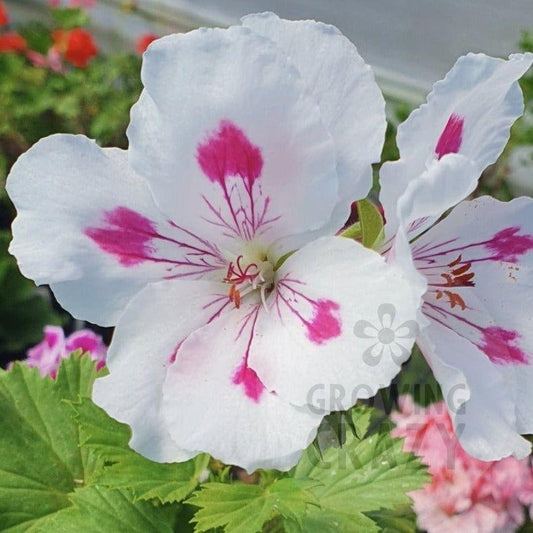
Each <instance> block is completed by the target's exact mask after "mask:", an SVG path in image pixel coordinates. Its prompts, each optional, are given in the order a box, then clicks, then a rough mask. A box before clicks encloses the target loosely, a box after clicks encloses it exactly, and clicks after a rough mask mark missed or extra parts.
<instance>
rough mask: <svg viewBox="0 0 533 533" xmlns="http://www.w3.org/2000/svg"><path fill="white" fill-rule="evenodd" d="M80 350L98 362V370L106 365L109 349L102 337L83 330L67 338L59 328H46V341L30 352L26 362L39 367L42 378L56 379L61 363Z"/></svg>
mask: <svg viewBox="0 0 533 533" xmlns="http://www.w3.org/2000/svg"><path fill="white" fill-rule="evenodd" d="M78 350H81V351H82V353H83V354H85V353H88V354H90V356H91V359H93V360H94V361H97V369H100V368H102V367H103V366H104V365H105V360H106V355H107V347H106V345H105V344H104V343H103V341H102V337H100V335H97V334H96V333H94V332H93V331H91V330H89V329H81V330H79V331H75V332H74V333H71V334H70V335H69V336H68V337H65V333H64V332H63V329H62V328H60V327H57V326H46V327H45V328H44V339H43V340H42V341H41V342H40V343H39V344H37V345H36V346H34V347H33V348H30V349H29V350H28V352H27V356H28V357H27V359H26V362H27V363H28V365H29V366H31V367H37V368H38V369H39V371H40V372H41V375H42V376H51V377H52V378H55V376H56V373H57V369H58V368H59V365H60V364H61V361H62V360H63V359H65V358H67V357H68V356H69V355H70V354H71V353H73V352H76V351H78Z"/></svg>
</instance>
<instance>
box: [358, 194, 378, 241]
mask: <svg viewBox="0 0 533 533" xmlns="http://www.w3.org/2000/svg"><path fill="white" fill-rule="evenodd" d="M357 213H358V215H359V223H360V224H361V233H362V243H363V246H366V247H367V248H373V247H374V246H375V244H376V242H377V241H378V240H379V239H380V238H381V237H382V232H383V217H382V216H381V213H380V212H379V211H378V209H377V207H376V206H375V205H374V204H373V203H372V202H370V201H368V200H358V201H357Z"/></svg>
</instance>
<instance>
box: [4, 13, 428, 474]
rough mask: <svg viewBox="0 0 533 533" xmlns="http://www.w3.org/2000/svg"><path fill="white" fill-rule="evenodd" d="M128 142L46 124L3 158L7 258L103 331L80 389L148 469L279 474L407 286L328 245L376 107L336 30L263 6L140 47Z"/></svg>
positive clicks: (361, 254) (360, 170)
mask: <svg viewBox="0 0 533 533" xmlns="http://www.w3.org/2000/svg"><path fill="white" fill-rule="evenodd" d="M142 79H143V83H144V87H145V89H144V91H143V93H142V95H141V97H140V100H139V102H138V103H137V104H136V105H135V106H134V108H133V110H132V120H131V124H130V126H129V129H128V137H129V141H130V147H129V150H128V152H123V151H120V150H113V149H103V150H102V149H100V148H99V147H98V146H96V145H95V144H94V143H92V142H91V141H89V140H87V139H85V138H84V137H74V136H66V135H60V136H52V137H49V138H47V139H45V140H43V141H41V142H39V143H38V144H37V145H36V146H34V147H33V148H32V149H31V150H29V152H28V153H27V154H25V155H24V156H23V157H22V158H21V159H20V160H19V161H18V162H17V164H16V165H15V166H14V167H13V170H12V172H11V176H10V177H9V183H8V190H9V194H10V196H11V198H12V199H13V201H14V203H15V205H16V207H17V209H18V217H17V219H16V221H15V223H14V227H13V231H14V241H13V244H12V246H11V251H12V252H13V253H14V254H15V255H16V256H17V258H18V261H19V264H20V267H21V270H22V271H23V272H24V274H26V275H27V276H28V277H31V278H32V279H34V280H36V281H37V283H50V285H51V287H52V289H53V291H54V293H55V295H56V296H57V298H58V300H59V301H60V302H61V303H62V304H63V306H64V307H65V308H67V309H68V310H70V311H71V312H72V313H73V314H74V315H75V316H77V317H79V318H83V319H87V320H91V321H92V322H96V323H99V324H103V325H115V324H116V325H117V328H116V331H115V335H114V339H113V343H112V345H111V347H110V351H109V356H108V367H109V369H110V375H109V376H107V377H105V378H103V379H99V380H97V382H96V384H95V390H94V400H95V401H96V402H97V403H98V404H99V405H101V406H103V407H104V408H105V409H106V410H107V411H108V412H109V413H110V414H111V415H113V416H114V417H116V418H117V419H118V420H121V421H123V422H126V423H128V424H130V426H131V427H132V430H133V438H132V442H131V445H132V447H133V448H134V449H136V450H138V451H139V452H140V453H142V454H144V455H146V456H147V457H149V458H151V459H154V460H157V461H175V460H182V459H185V458H187V457H190V456H192V455H195V454H196V453H198V452H200V451H202V452H209V453H211V454H212V455H214V456H215V457H217V458H218V459H221V460H223V461H225V462H227V463H233V464H237V465H240V466H242V467H244V468H246V469H248V470H253V469H255V468H258V467H274V468H280V469H287V468H290V467H291V466H292V465H293V464H295V462H296V461H297V459H298V457H299V455H300V454H301V451H302V450H303V449H305V448H306V446H307V445H308V444H309V443H310V442H311V441H312V440H313V438H314V436H315V433H316V429H317V426H318V425H319V423H320V421H321V415H322V414H323V412H320V413H318V412H317V411H318V410H319V408H321V407H323V408H325V412H327V411H330V410H331V409H333V408H334V407H335V408H348V407H350V406H351V405H352V404H353V401H355V400H356V399H357V397H354V398H352V396H354V395H353V394H347V395H346V397H345V398H344V399H342V400H340V401H339V400H338V398H337V399H336V402H337V403H335V404H333V403H331V402H329V403H322V402H320V404H319V405H318V404H316V403H315V402H314V401H313V400H312V399H309V398H308V396H309V391H310V390H312V388H313V387H314V386H315V385H316V384H322V385H323V386H324V387H326V388H327V387H330V386H333V385H335V386H341V387H343V388H344V389H345V390H346V391H349V392H351V391H352V390H354V389H357V387H359V386H360V385H361V384H364V385H365V389H364V390H365V391H366V392H365V393H364V394H368V391H371V392H373V393H375V391H376V390H377V388H378V387H379V386H383V385H386V384H388V383H390V381H391V379H392V378H393V377H394V376H395V374H396V373H397V372H398V370H399V364H398V361H396V360H394V359H393V358H390V357H384V358H383V359H382V360H381V361H380V362H379V364H378V365H375V366H372V367H370V366H369V365H368V364H366V363H365V361H364V359H363V352H364V347H363V346H362V345H361V344H360V343H358V342H357V341H358V339H357V338H356V337H355V336H354V334H353V324H354V323H355V322H356V321H357V320H360V319H364V318H365V317H374V316H375V315H376V312H377V308H378V305H379V303H380V302H382V301H387V302H390V303H392V304H393V305H394V306H395V307H396V310H397V314H398V320H399V321H400V322H403V321H406V320H412V319H414V318H415V317H416V309H417V307H418V306H419V302H420V297H421V295H422V291H421V290H420V289H419V288H413V287H412V286H411V284H410V283H409V281H408V279H407V278H406V276H405V275H404V274H403V273H402V271H401V270H400V269H399V268H398V267H396V266H395V265H388V264H387V263H386V262H385V260H384V259H383V258H382V257H381V256H380V255H379V254H378V253H376V252H374V251H371V250H368V249H366V248H363V247H362V246H361V245H360V244H358V243H356V242H353V241H350V240H348V239H344V238H341V237H326V235H331V234H333V233H334V231H336V230H337V229H338V228H340V227H342V225H343V223H344V221H345V220H346V219H347V217H348V214H349V206H350V203H351V202H352V201H353V200H354V199H357V198H361V197H364V196H366V194H367V192H368V189H369V187H370V184H371V163H372V162H375V161H377V160H378V159H379V156H380V153H381V148H382V142H383V134H384V131H385V116H384V102H383V98H382V96H381V94H380V92H379V90H378V88H377V86H376V84H375V82H374V77H373V75H372V72H371V70H370V69H369V67H368V66H367V65H365V63H364V62H363V61H362V59H361V58H360V57H359V55H358V53H357V51H356V49H355V47H354V46H353V45H352V44H351V43H350V42H349V41H348V40H347V39H346V38H345V37H343V36H342V35H341V34H340V33H339V31H338V30H337V29H336V28H334V27H332V26H327V25H324V24H320V23H315V22H311V21H303V22H289V21H285V20H280V19H279V18H277V17H276V16H275V15H272V14H263V15H254V16H250V17H246V18H245V19H244V21H243V26H239V27H237V26H236V27H231V28H229V29H227V30H222V29H210V30H206V29H202V30H197V31H193V32H190V33H188V34H182V35H172V36H168V37H165V38H163V39H161V40H159V41H156V42H155V43H153V44H152V45H151V46H150V47H149V49H148V51H147V52H146V53H145V56H144V64H143V69H142ZM289 254H290V256H289V257H288V258H287V256H288V255H289Z"/></svg>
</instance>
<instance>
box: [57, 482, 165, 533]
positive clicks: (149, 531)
mask: <svg viewBox="0 0 533 533" xmlns="http://www.w3.org/2000/svg"><path fill="white" fill-rule="evenodd" d="M70 499H71V501H72V503H73V504H74V507H73V508H70V509H67V510H65V511H63V512H61V513H58V514H57V515H56V516H54V517H53V519H51V520H50V523H49V526H48V527H49V529H47V531H53V532H54V533H72V532H73V531H83V533H103V532H109V533H112V532H113V533H114V532H127V533H172V532H173V527H172V525H173V522H174V515H175V510H174V509H172V508H156V507H155V506H153V505H152V504H150V503H148V502H136V503H133V501H132V499H133V498H132V495H131V494H130V493H128V492H127V491H118V490H110V489H105V488H102V487H88V488H84V489H79V490H76V491H75V492H74V494H72V496H71V498H70Z"/></svg>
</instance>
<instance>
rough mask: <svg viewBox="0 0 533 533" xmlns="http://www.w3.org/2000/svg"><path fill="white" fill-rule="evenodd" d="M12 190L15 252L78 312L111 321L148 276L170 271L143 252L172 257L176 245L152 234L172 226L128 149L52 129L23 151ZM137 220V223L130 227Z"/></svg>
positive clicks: (11, 181)
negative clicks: (105, 146) (131, 164)
mask: <svg viewBox="0 0 533 533" xmlns="http://www.w3.org/2000/svg"><path fill="white" fill-rule="evenodd" d="M7 190H8V193H9V195H10V197H11V200H12V201H13V203H14V204H15V207H16V208H17V212H18V216H17V218H16V219H15V222H14V223H13V235H14V238H13V242H12V243H11V247H10V251H11V253H12V254H13V255H15V257H16V258H17V260H18V263H19V266H20V269H21V271H22V273H23V274H24V275H25V276H27V277H28V278H31V279H33V280H34V281H35V282H36V283H37V284H44V283H49V284H50V285H51V287H52V289H53V291H54V293H55V295H56V296H57V298H58V300H59V302H60V303H61V304H62V305H63V307H65V309H67V310H68V311H70V312H71V313H72V314H73V315H74V316H75V317H77V318H80V319H85V320H89V321H91V322H94V323H97V324H101V325H114V324H115V323H116V321H117V319H118V315H119V314H120V313H121V312H122V311H123V309H124V307H125V306H126V305H127V303H128V301H129V300H130V299H131V298H132V297H133V296H134V295H135V294H136V293H137V292H138V291H139V290H140V289H141V288H142V287H144V286H145V285H146V283H148V282H150V281H152V280H158V279H161V278H163V277H164V276H166V275H168V274H169V273H168V268H167V267H168V266H169V263H164V262H159V260H157V261H155V260H153V259H151V258H147V257H144V258H143V257H142V256H143V253H144V252H146V251H147V250H148V249H149V250H150V253H149V254H147V255H153V256H157V257H161V256H162V257H175V254H176V251H175V250H170V249H169V248H175V249H177V246H175V245H174V244H170V243H169V242H168V241H164V240H161V239H156V240H157V242H155V240H153V239H151V238H150V237H149V236H147V232H146V228H144V226H146V227H147V228H148V229H150V228H152V229H154V231H155V229H156V228H157V231H166V230H165V229H164V228H167V229H172V228H168V222H167V220H166V219H165V217H163V215H162V214H161V213H160V211H159V210H158V208H157V207H156V206H155V204H154V202H153V200H152V196H151V193H150V191H149V189H148V186H147V185H146V183H145V181H144V180H143V179H142V178H140V177H139V176H138V175H136V174H135V173H134V172H133V171H132V170H131V168H130V167H129V166H128V161H127V155H126V152H124V151H122V150H118V149H103V150H102V149H101V148H99V147H98V146H97V145H96V144H95V143H94V142H93V141H90V140H89V139H87V138H85V137H82V136H74V135H53V136H51V137H48V138H46V139H43V140H41V141H39V142H38V143H37V144H36V145H35V146H33V147H32V148H31V149H30V150H29V151H28V152H26V153H25V154H24V155H22V156H21V157H20V158H19V160H18V161H17V163H16V164H15V165H14V166H13V169H12V170H11V173H10V175H9V178H8V184H7ZM119 215H120V216H119ZM123 215H124V216H123ZM110 216H111V217H113V216H114V217H115V218H117V217H118V218H120V219H121V221H119V222H120V223H119V225H118V226H117V225H116V223H117V221H116V220H115V223H113V222H110V221H109V220H107V221H106V218H107V219H108V218H109V217H110ZM132 221H133V222H134V223H135V222H136V223H137V226H135V224H134V226H133V227H129V226H128V224H127V223H130V222H132ZM140 226H143V227H140ZM90 235H92V237H91V236H90ZM178 252H179V253H178V257H180V256H182V253H181V251H180V250H178ZM170 264H171V263H170Z"/></svg>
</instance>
